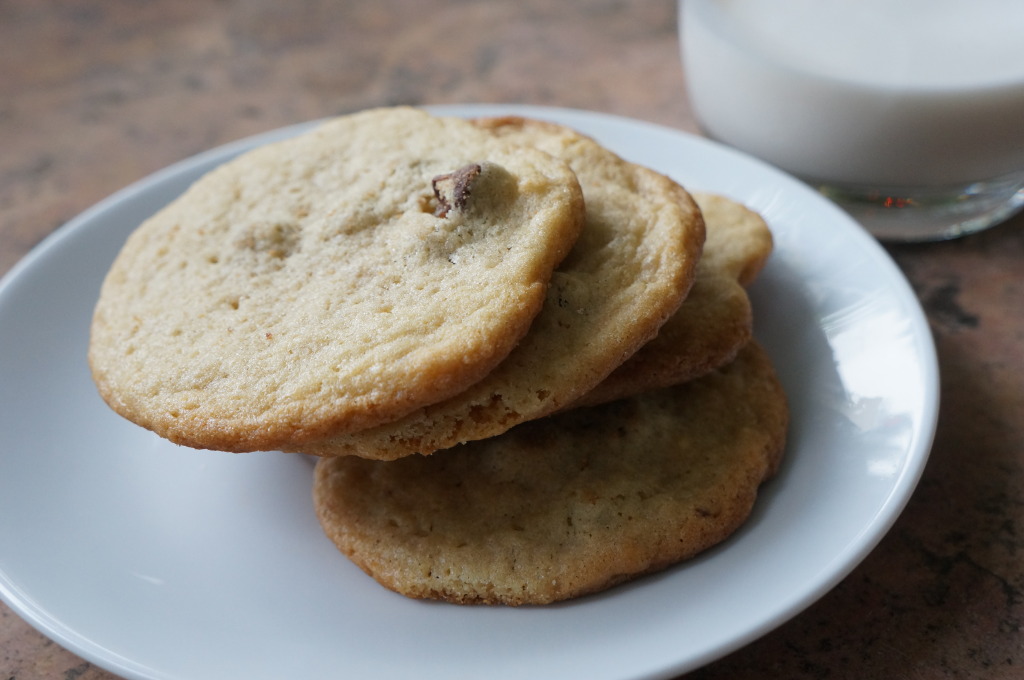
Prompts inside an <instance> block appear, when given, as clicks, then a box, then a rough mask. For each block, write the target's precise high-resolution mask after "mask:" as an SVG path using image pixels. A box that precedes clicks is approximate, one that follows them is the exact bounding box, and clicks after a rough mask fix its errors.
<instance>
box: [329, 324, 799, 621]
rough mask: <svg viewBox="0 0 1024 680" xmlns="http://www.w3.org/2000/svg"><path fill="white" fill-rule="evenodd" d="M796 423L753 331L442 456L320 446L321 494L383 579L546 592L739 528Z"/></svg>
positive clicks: (348, 545) (349, 545)
mask: <svg viewBox="0 0 1024 680" xmlns="http://www.w3.org/2000/svg"><path fill="white" fill-rule="evenodd" d="M787 421H788V410H787V405H786V399H785V396H784V394H783V392H782V388H781V386H780V384H779V382H778V380H777V378H776V376H775V373H774V370H773V367H772V364H771V362H770V360H769V358H768V357H767V356H766V354H765V353H764V352H763V351H762V350H761V348H760V347H759V346H758V345H756V344H754V343H751V344H749V345H748V346H747V347H746V348H745V349H744V350H743V351H742V352H741V353H740V354H739V356H738V357H737V359H736V360H735V361H734V362H733V363H731V364H729V365H728V366H726V367H724V368H721V369H719V370H717V371H715V372H712V373H710V374H708V375H706V376H704V377H702V378H699V379H697V380H694V381H690V382H688V383H684V384H682V385H678V386H675V387H671V388H667V389H664V390H658V391H654V392H649V393H646V394H643V395H638V396H636V397H632V398H630V399H625V400H620V401H616V402H612V403H610V404H605V405H603V406H597V407H593V408H581V409H575V410H572V411H568V412H566V413H562V414H559V415H556V416H552V417H550V418H546V419H543V420H538V421H533V422H530V423H525V424H523V425H521V426H519V427H517V428H515V429H513V430H511V431H509V432H507V433H505V434H504V435H502V436H500V437H496V438H493V439H489V440H486V441H478V442H472V443H469V444H466V445H465V446H461V447H458V448H455V449H452V450H449V451H444V452H441V453H438V454H436V455H433V456H427V457H422V456H413V457H410V458H405V459H402V460H398V461H392V462H381V461H372V460H365V459H361V458H355V457H342V458H325V459H321V460H320V461H318V463H317V466H316V472H315V478H314V480H315V481H314V489H313V497H314V505H315V507H316V512H317V515H318V517H319V520H320V523H321V526H322V527H323V529H324V531H325V533H326V535H327V536H328V537H329V538H330V540H331V541H333V542H334V544H335V545H336V546H337V547H338V548H339V549H340V551H341V552H343V553H344V554H345V555H347V556H348V557H349V558H351V559H352V560H353V561H354V562H355V564H357V565H358V566H359V567H360V568H362V569H363V570H364V571H366V572H367V573H368V574H370V575H371V576H372V577H373V578H375V579H376V580H377V581H379V582H380V583H381V584H383V585H384V586H386V587H387V588H390V589H392V590H395V591H397V592H399V593H402V594H404V595H407V596H409V597H414V598H433V599H440V600H446V601H449V602H455V603H487V604H505V605H523V604H546V603H550V602H556V601H559V600H565V599H568V598H573V597H578V596H580V595H585V594H588V593H594V592H597V591H600V590H604V589H606V588H609V587H611V586H614V585H615V584H617V583H620V582H623V581H627V580H629V579H633V578H635V577H637V576H640V575H642V574H646V573H650V572H653V571H657V570H660V569H664V568H666V567H668V566H670V565H672V564H675V563H677V562H680V561H682V560H685V559H687V558H689V557H692V556H693V555H695V554H697V553H699V552H701V551H703V550H705V549H707V548H709V547H711V546H713V545H715V544H717V543H719V542H721V541H723V540H724V539H726V538H727V537H728V536H730V535H731V534H732V533H733V532H735V531H736V529H737V528H738V527H739V526H741V525H742V523H743V522H744V521H745V520H746V518H747V517H748V516H749V513H750V511H751V509H752V507H753V505H754V502H755V499H756V496H757V494H758V490H759V487H760V485H761V484H762V482H764V481H765V480H766V479H768V478H770V477H771V476H772V475H773V474H774V473H775V472H776V470H777V468H778V466H779V464H780V461H781V458H782V455H783V449H784V444H785V437H786V427H787Z"/></svg>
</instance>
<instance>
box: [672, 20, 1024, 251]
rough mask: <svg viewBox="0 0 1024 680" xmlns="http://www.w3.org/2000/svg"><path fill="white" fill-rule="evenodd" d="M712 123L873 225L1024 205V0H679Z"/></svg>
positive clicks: (950, 225)
mask: <svg viewBox="0 0 1024 680" xmlns="http://www.w3.org/2000/svg"><path fill="white" fill-rule="evenodd" d="M679 17H680V36H681V47H682V56H683V64H684V66H685V70H686V83H687V88H688V91H689V96H690V101H691V104H692V106H693V110H694V114H695V115H696V118H697V120H698V123H699V124H700V125H701V127H702V128H703V130H704V131H705V132H706V134H708V136H710V137H713V138H715V139H718V140H719V141H722V142H724V143H726V144H729V145H732V146H734V147H737V148H739V149H741V150H743V151H746V152H749V153H751V154H753V155H755V156H758V157H760V158H762V159H764V160H767V161H768V162H770V163H772V164H774V165H776V166H778V167H780V168H782V169H784V170H787V171H789V172H791V173H793V174H794V175H797V176H798V177H800V178H802V179H804V180H806V181H807V182H808V183H810V184H812V185H813V186H816V187H818V188H819V189H820V190H821V191H822V193H824V194H825V195H827V196H829V197H830V198H832V199H834V200H835V201H836V202H837V203H839V204H840V205H842V206H843V207H844V208H845V209H846V210H848V211H849V212H850V213H851V214H852V215H853V216H854V217H855V218H857V219H858V220H859V221H860V222H861V223H862V224H863V225H864V226H865V227H866V228H867V229H868V230H869V231H870V232H871V233H873V234H874V235H875V236H877V237H878V238H880V239H886V240H902V241H920V240H937V239H942V238H952V237H956V236H959V235H962V234H966V233H970V232H973V231H977V230H980V229H984V228H985V227H988V226H991V225H993V224H996V223H998V222H1000V221H1002V220H1005V219H1006V218H1007V217H1009V216H1010V215H1012V214H1014V213H1015V212H1017V211H1018V210H1020V209H1021V208H1022V207H1024V0H680V2H679Z"/></svg>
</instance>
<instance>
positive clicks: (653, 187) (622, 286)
mask: <svg viewBox="0 0 1024 680" xmlns="http://www.w3.org/2000/svg"><path fill="white" fill-rule="evenodd" d="M475 123H476V125H477V126H478V128H479V129H480V130H481V131H482V132H484V133H485V134H490V135H491V136H492V137H494V138H495V139H496V140H500V141H502V142H515V143H516V144H519V145H522V146H523V148H535V149H539V150H540V151H543V152H546V153H548V154H551V155H552V156H554V157H557V158H559V159H562V160H564V161H565V162H567V163H568V164H569V166H570V167H571V168H572V169H573V171H574V172H575V173H576V176H577V177H578V179H579V182H580V185H581V186H582V188H583V193H584V197H585V202H586V224H585V227H584V229H583V232H582V234H581V235H580V237H579V240H578V241H577V242H576V245H575V246H574V247H573V249H572V251H571V252H570V253H569V255H568V256H567V257H566V258H565V260H564V261H563V262H562V264H561V265H559V267H558V268H557V269H556V271H555V272H554V274H553V276H552V278H551V283H550V287H549V289H548V293H547V300H546V302H545V305H544V308H543V309H542V310H541V312H540V314H538V315H537V317H536V319H535V320H534V322H533V326H532V327H531V329H530V332H529V333H527V335H526V336H525V337H524V338H523V339H522V341H521V342H520V344H519V345H518V346H517V347H516V349H515V350H514V351H513V352H512V353H510V354H509V356H508V357H507V358H506V359H505V361H503V362H502V363H500V364H499V365H498V366H497V367H496V368H495V369H494V370H493V371H491V372H490V373H489V374H487V375H486V376H485V377H483V379H481V380H480V381H479V382H477V383H476V384H474V385H472V386H471V387H469V388H468V389H467V390H465V391H463V392H462V393H460V394H457V395H455V396H453V397H451V398H449V399H447V400H445V401H442V402H438V403H435V404H430V405H427V406H424V407H422V408H420V409H417V410H415V411H413V412H411V413H410V414H408V415H406V416H403V417H402V418H399V419H397V420H394V421H391V422H388V423H384V424H382V425H379V426H375V427H370V428H367V429H364V430H362V431H358V432H351V433H342V434H339V435H336V436H331V437H328V438H325V439H323V440H321V441H315V442H307V443H304V444H302V445H301V446H299V447H295V448H293V449H289V450H294V451H299V452H302V453H309V454H315V455H321V456H340V455H356V456H361V457H364V458H371V459H376V460H394V459H398V458H401V457H404V456H408V455H412V454H430V453H433V452H435V451H439V450H441V449H447V448H449V447H452V446H455V445H457V444H459V443H462V442H466V441H473V440H478V439H484V438H487V437H493V436H495V435H498V434H500V433H502V432H505V431H506V430H508V429H509V428H511V427H513V426H515V425H517V424H519V423H522V422H525V421H528V420H532V419H535V418H540V417H543V416H545V415H548V414H550V413H553V412H555V411H557V410H559V409H561V408H564V407H566V406H568V405H569V404H571V403H573V402H574V401H575V400H577V399H578V398H579V397H581V396H582V395H583V394H585V393H586V392H588V391H590V390H591V389H592V388H593V387H594V386H595V385H597V384H598V383H599V382H601V381H602V380H603V379H604V378H605V377H607V376H608V374H609V373H611V371H613V370H614V369H615V368H616V367H618V366H619V365H620V364H622V362H623V361H625V360H626V359H627V358H628V357H630V356H631V355H632V354H633V353H634V352H636V350H637V349H639V348H640V347H641V346H643V345H644V344H645V343H647V342H648V341H649V340H650V339H651V338H653V337H654V336H655V335H656V334H657V333H658V330H659V329H660V328H661V326H662V325H663V324H664V323H665V321H666V320H667V319H669V318H670V317H671V316H672V315H673V314H674V313H675V312H676V310H677V309H678V308H679V306H680V304H682V302H683V300H684V299H685V298H686V295H687V294H688V292H689V290H690V287H691V285H692V283H693V279H694V277H695V275H696V270H697V263H698V261H699V259H700V257H701V252H702V249H703V244H704V238H705V230H704V222H703V219H702V217H701V213H700V211H699V209H698V208H697V205H696V204H695V202H694V201H693V199H692V198H691V197H690V195H689V194H688V193H687V192H686V191H685V190H684V189H683V188H682V187H681V186H679V185H678V184H677V183H676V182H674V181H672V180H671V179H669V178H667V177H665V176H664V175H661V174H659V173H656V172H654V171H652V170H649V169H647V168H644V167H641V166H639V165H636V164H633V163H630V162H627V161H625V160H623V159H622V158H620V157H619V156H617V155H616V154H614V153H613V152H611V151H609V150H608V149H606V148H604V147H602V146H601V145H600V144H598V143H597V142H596V141H595V140H593V139H591V138H590V137H587V136H584V135H582V134H580V133H578V132H575V131H573V130H571V129H569V128H567V127H564V126H561V125H556V124H553V123H545V122H539V121H534V120H527V119H523V118H518V117H508V118H497V119H486V120H477V121H475Z"/></svg>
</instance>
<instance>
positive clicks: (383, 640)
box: [0, 106, 938, 680]
mask: <svg viewBox="0 0 1024 680" xmlns="http://www.w3.org/2000/svg"><path fill="white" fill-rule="evenodd" d="M436 110H438V111H440V112H442V113H448V114H456V115H486V114H495V113H510V112H512V113H522V114H526V115H531V116H534V117H539V118H549V119H553V120H556V121H561V122H564V123H567V124H569V125H573V126H575V127H576V128H578V129H580V130H583V131H585V132H588V133H590V134H592V135H593V136H595V137H597V138H598V139H599V140H600V141H602V142H604V143H605V144H607V145H608V146H610V147H611V148H613V149H616V150H617V151H619V152H620V153H621V154H622V155H624V156H626V157H628V158H630V159H632V160H636V161H639V162H642V163H645V164H647V165H650V166H652V167H654V168H657V169H659V170H661V171H662V172H665V173H667V174H669V175H671V176H672V177H674V178H676V179H678V180H679V181H681V182H682V183H684V184H685V185H686V186H688V187H690V188H692V189H700V190H713V191H718V192H721V193H724V194H727V195H729V196H732V197H734V198H737V199H740V200H742V201H744V202H746V203H748V204H749V205H750V206H752V207H753V208H755V209H756V210H759V211H761V212H762V213H763V214H764V216H765V217H766V219H767V220H768V222H769V223H770V224H771V226H772V228H773V230H774V233H775V237H776V242H777V250H776V252H775V254H774V256H773V257H772V259H771V261H770V263H769V265H768V266H767V268H766V269H765V271H764V272H763V274H762V275H761V277H760V279H759V280H758V282H757V283H756V285H754V286H753V289H752V298H753V301H754V308H755V315H756V333H757V336H758V338H759V339H760V340H761V342H762V343H763V344H764V345H765V346H766V347H767V349H768V351H769V352H770V354H771V356H772V357H773V358H774V360H775V362H776V363H777V367H778V370H779V373H780V375H781V378H782V380H783V382H784V384H785V386H786V388H787V390H788V392H789V395H790V399H791V402H792V413H793V420H792V431H791V434H790V443H789V447H788V453H787V458H786V461H785V465H784V467H783V468H782V471H781V473H780V474H779V476H778V477H777V478H776V479H775V480H774V481H772V482H771V483H769V484H768V485H767V486H766V487H765V489H764V492H763V494H762V497H761V499H760V502H759V503H758V505H757V507H756V509H755V512H754V514H753V516H752V517H751V519H750V521H749V522H748V523H747V524H746V525H745V526H744V527H743V529H742V530H741V531H740V532H739V533H738V534H737V535H735V536H734V537H733V538H732V539H731V540H729V541H728V542H726V543H725V544H723V545H721V546H719V547H718V548H716V549H714V550H711V551H710V552H708V553H706V554H704V555H703V556H701V557H699V558H698V559H695V560H693V561H691V562H689V563H686V564H683V565H680V566H678V567H676V568H672V569H669V570H668V571H666V572H664V573H661V574H658V575H654V576H651V577H648V578H644V579H642V580H639V581H637V582H634V583H631V584H628V585H626V586H623V587H619V588H616V589H614V590H611V591H609V592H607V593H604V594H601V595H597V596H593V597H587V598H584V599H580V600H577V601H572V602H569V603H565V604H561V605H557V606H551V607H544V608H520V609H510V608H488V607H459V606H452V605H446V604H439V603H431V602H418V601H412V600H408V599H405V598H403V597H401V596H398V595H395V594H393V593H391V592H389V591H386V590H384V589H383V588H381V587H380V586H378V585H377V584H376V583H375V582H374V581H372V580H370V579H369V578H368V577H366V576H364V575H363V574H362V572H360V571H359V570H358V569H356V568H355V567H354V566H352V565H351V564H350V563H349V562H348V561H347V560H346V559H345V558H344V557H342V556H341V555H340V554H339V553H337V552H336V551H335V549H334V547H333V546H332V545H331V544H330V543H329V542H328V541H327V539H326V538H324V536H323V535H322V534H321V531H320V529H319V527H318V525H317V522H316V519H315V517H314V514H313V510H312V507H311V502H310V482H311V473H312V466H311V465H310V463H309V462H308V461H307V460H306V459H305V458H304V457H298V456H287V455H284V454H277V453H269V454H248V455H231V454H225V453H212V452H201V451H192V450H189V449H184V448H178V447H175V446H173V445H170V444H168V443H166V442H164V441H162V440H160V439H158V438H156V437H155V436H153V435H151V434H149V433H147V432H145V431H143V430H141V429H139V428H137V427H135V426H133V425H131V424H129V423H127V422H126V421H124V420H121V419H120V418H119V417H117V416H116V415H114V414H113V413H112V412H111V411H109V410H108V409H107V408H106V407H105V406H104V405H103V403H102V402H101V401H100V399H99V397H98V396H97V395H96V392H95V390H94V388H93V385H92V383H91V381H90V378H89V372H88V368H87V366H86V362H85V349H86V343H87V337H88V327H89V318H90V314H91V310H92V306H93V304H94V302H95V299H96V295H97V290H98V287H99V285H100V281H101V279H102V277H103V275H104V273H105V271H106V270H107V267H108V266H109V264H110V262H111V260H112V258H113V257H114V255H115V253H116V252H117V250H118V248H119V247H120V245H121V243H122V242H123V240H124V238H125V237H126V235H127V234H128V233H129V231H131V229H132V228H133V227H135V226H136V224H137V223H138V222H139V221H140V220H142V219H143V218H144V217H146V216H148V215H149V214H151V213H153V212H154V211H155V210H157V209H158V208H159V207H161V206H162V205H163V204H165V203H166V202H167V201H168V200H170V199H171V198H172V197H174V196H176V195H177V194H179V193H180V192H181V191H182V190H183V189H184V188H185V187H186V185H188V184H189V183H190V182H192V181H193V180H194V179H196V178H197V177H199V176H200V175H201V174H202V173H203V172H205V171H207V170H209V169H210V168H212V167H213V166H215V165H217V164H218V163H220V162H222V161H224V160H225V159H227V158H230V157H232V156H234V155H235V154H237V153H239V152H241V151H243V150H245V149H249V148H251V147H254V146H256V145H259V144H262V143H265V142H267V141H270V140H276V139H280V138H283V137H285V136H288V135H291V134H294V133H295V132H297V131H299V130H301V129H303V128H304V127H305V126H297V127H294V128H288V129H284V130H279V131H275V132H272V133H270V134H267V135H262V136H259V137H255V138H252V139H247V140H243V141H241V142H239V143H235V144H231V145H228V146H226V147H223V148H219V149H215V150H213V151H210V152H208V153H205V154H202V155H200V156H197V157H195V158H191V159H189V160H186V161H184V162H182V163H179V164H177V165H174V166H172V167H170V168H168V169H167V170H165V171H162V172H159V173H157V174H155V175H153V176H151V177H149V178H147V179H145V180H143V181H141V182H139V183H137V184H135V185H133V186H130V187H128V188H127V189H125V190H123V191H121V192H120V193H118V194H116V195H114V196H112V197H111V198H109V199H107V200H105V201H103V202H102V203H100V204H99V205H97V206H96V207H94V208H92V209H91V210H89V211H87V212H86V213H84V214H82V215H81V216H79V217H78V218H76V219H74V220H72V221H71V222H70V223H69V224H68V225H66V226H65V227H63V228H62V229H60V230H58V231H57V232H56V233H54V234H53V235H52V236H51V237H50V238H48V239H47V240H46V241H45V242H44V243H43V244H41V245H40V246H39V247H38V248H36V249H35V250H34V251H33V252H32V253H31V254H30V255H29V256H28V257H26V258H25V259H24V260H23V261H22V262H20V263H19V265H18V266H16V267H15V268H14V269H13V270H12V271H11V272H10V274H9V275H8V276H7V277H6V278H5V279H4V281H3V283H2V285H0V450H2V455H0V595H2V597H3V599H4V601H5V602H7V603H8V604H9V605H10V606H11V607H12V608H13V609H14V610H15V611H17V612H18V613H19V614H20V615H21V616H22V617H24V618H25V619H26V620H27V621H29V622H30V623H31V624H32V625H34V626H35V627H36V628H38V629H39V630H40V631H42V632H43V633H44V634H46V635H47V636H49V637H51V638H52V639H54V640H55V641H56V642H58V643H59V644H61V645H63V646H64V647H66V648H68V649H70V650H72V651H74V652H75V653H77V654H79V655H81V656H82V657H85V658H86V659H89V660H91V661H92V662H94V663H96V664H97V665H99V666H101V667H103V668H106V669H108V670H110V671H112V672H114V673H117V674H120V675H122V676H125V677H128V678H147V679H150V678H162V679H172V678H173V679H176V680H204V679H216V680H221V679H223V678H228V677H234V678H247V679H248V680H260V679H264V678H266V679H268V680H269V679H273V680H279V679H280V678H299V677H306V678H321V677H357V678H362V679H363V680H371V679H378V678H409V677H419V678H444V679H445V680H452V679H454V678H484V677H486V678H489V679H491V680H500V679H502V678H533V679H534V680H537V679H540V678H559V679H560V680H571V679H573V678H581V679H586V680H600V679H602V678H615V679H623V678H655V677H667V676H671V675H673V674H677V673H681V672H683V671H686V670H689V669H692V668H694V667H697V666H699V665H702V664H705V663H707V662H709V661H711V660H713V659H715V658H717V657H719V656H722V655H724V654H725V653H727V652H729V651H731V650H733V649H735V648H737V647H739V646H741V645H743V644H745V643H747V642H749V641H751V640H753V639H755V638H757V637H758V636H760V635H762V634H764V633H766V632H767V631H769V630H770V629H772V628H774V627H775V626H778V625H779V624H781V623H782V622H784V621H785V620H787V619H788V618H790V617H792V616H793V615H795V614H796V613H797V612H799V611H801V610H802V609H803V608H805V607H806V606H808V605H809V604H810V603H812V602H813V601H814V600H815V599H817V598H818V597H820V596H821V595H822V594H824V593H825V592H827V591H828V590H829V589H830V588H832V587H833V586H834V585H835V584H836V583H837V582H838V581H839V580H840V579H842V578H843V576H845V575H846V574H847V573H848V572H849V571H850V570H851V569H852V568H853V567H854V566H855V565H856V564H857V563H858V562H860V561H861V559H863V558H864V556H865V555H866V554H867V553H868V552H869V551H870V550H871V549H872V548H873V547H874V546H875V544H876V543H877V542H878V541H879V540H880V539H881V537H882V536H883V535H884V534H885V532H886V531H887V530H888V528H889V527H890V526H891V525H892V523H893V521H894V520H895V518H896V517H897V515H898V514H899V512H900V511H901V509H902V508H903V506H904V504H905V502H906V501H907V499H908V497H909V496H910V494H911V492H912V490H913V488H914V486H915V484H916V482H917V480H918V477H919V475H920V474H921V471H922V468H923V466H924V464H925V461H926V459H927V455H928V451H929V448H930V444H931V439H932V436H933V433H934V428H935V419H936V413H937V407H938V404H937V393H938V392H937V369H936V359H935V352H934V346H933V344H932V340H931V336H930V334H929V330H928V326H927V324H926V322H925V319H924V317H923V314H922V312H921V309H920V307H919V306H918V304H917V301H916V299H915V297H914V295H913V293H912V292H911V290H910V288H909V287H908V285H907V283H906V281H905V280H904V278H903V277H902V275H901V274H900V272H899V271H898V270H897V268H896V267H895V266H894V264H893V263H892V261H891V260H890V259H889V257H888V256H887V255H886V254H885V252H884V251H883V250H882V249H881V248H880V247H879V246H878V245H877V244H876V243H875V241H873V240H872V239H871V238H870V237H868V236H867V235H866V234H865V233H864V232H863V231H862V230H861V229H860V228H859V227H858V226H857V225H856V224H855V223H853V222H852V221H851V220H850V219H849V218H848V217H846V216H845V214H844V213H842V212H840V211H839V210H838V209H836V208H835V207H833V206H832V205H831V204H830V203H828V202H826V201H825V200H824V199H822V198H820V197H819V196H818V195H816V194H815V193H813V192H812V191H811V190H809V189H808V188H806V187H805V186H804V185H803V184H800V183H798V182H797V181H795V180H793V179H791V178H790V177H789V176H787V175H784V174H782V173H781V172H779V171H777V170H774V169H772V168H770V167H768V166H766V165H764V164H761V163H759V162H757V161H754V160H751V159H750V158H748V157H746V156H742V155H740V154H737V153H735V152H733V151H730V150H728V149H725V148H723V147H722V146H719V145H717V144H714V143H711V142H708V141H706V140H703V139H700V138H696V137H692V136H689V135H686V134H682V133H679V132H676V131H672V130H669V129H666V128H661V127H657V126H653V125H650V124H646V123H641V122H636V121H631V120H625V119H622V118H615V117H610V116H607V115H600V114H593V113H585V112H578V111H567V110H562V109H544V108H529V107H521V106H473V107H467V106H463V107H442V108H439V109H436Z"/></svg>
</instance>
